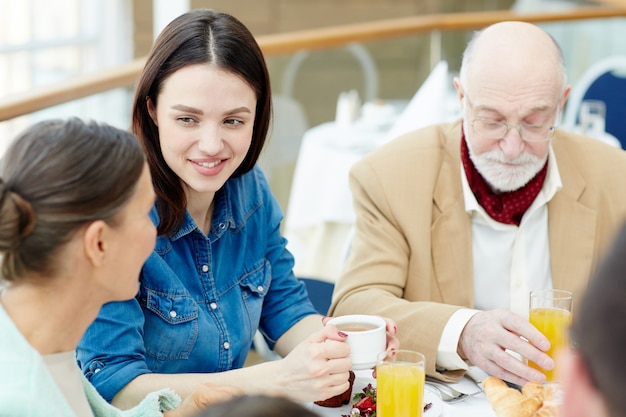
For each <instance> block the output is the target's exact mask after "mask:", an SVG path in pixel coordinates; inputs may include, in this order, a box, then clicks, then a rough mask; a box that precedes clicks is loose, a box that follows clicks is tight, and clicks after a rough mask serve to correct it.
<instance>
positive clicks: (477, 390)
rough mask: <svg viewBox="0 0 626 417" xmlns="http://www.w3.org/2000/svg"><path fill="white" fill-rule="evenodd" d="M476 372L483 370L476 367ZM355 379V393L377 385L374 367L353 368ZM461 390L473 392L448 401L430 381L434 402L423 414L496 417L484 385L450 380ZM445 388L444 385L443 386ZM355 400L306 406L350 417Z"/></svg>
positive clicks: (427, 392)
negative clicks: (354, 369) (338, 404)
mask: <svg viewBox="0 0 626 417" xmlns="http://www.w3.org/2000/svg"><path fill="white" fill-rule="evenodd" d="M473 368H474V371H475V372H478V373H482V371H481V370H480V369H478V368H476V367H473ZM354 373H355V380H354V384H353V387H352V396H351V398H353V397H354V394H356V393H359V392H361V391H362V390H363V388H364V387H366V386H367V385H368V384H372V386H373V387H376V379H375V378H374V377H373V376H372V370H371V369H370V370H358V371H354ZM447 385H450V386H451V387H453V388H455V389H456V390H458V391H461V392H464V393H467V394H471V395H469V396H468V397H466V398H465V399H463V400H461V401H458V402H445V401H443V400H442V399H441V396H440V394H439V393H438V392H437V390H436V389H435V388H434V387H433V386H431V385H430V384H429V383H428V381H427V382H426V384H425V386H424V403H425V404H428V403H430V404H431V405H430V406H429V407H428V408H427V409H426V410H425V411H424V413H423V417H496V414H495V412H494V411H493V408H492V407H491V405H490V404H489V401H487V397H486V396H485V393H484V392H483V391H482V388H481V387H480V386H479V385H478V384H476V383H475V382H474V381H473V380H471V379H470V378H469V377H467V376H465V377H463V378H461V379H460V380H459V381H458V382H455V383H447ZM444 389H445V388H444ZM352 404H353V401H352V400H351V401H350V403H348V404H345V405H342V406H341V407H323V406H320V405H317V404H314V403H307V407H308V408H309V409H311V410H312V411H314V412H315V413H316V414H318V415H319V416H320V417H342V416H347V417H350V410H351V409H352Z"/></svg>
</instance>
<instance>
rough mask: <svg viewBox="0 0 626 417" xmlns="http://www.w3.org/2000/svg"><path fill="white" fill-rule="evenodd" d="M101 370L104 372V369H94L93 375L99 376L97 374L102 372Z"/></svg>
mask: <svg viewBox="0 0 626 417" xmlns="http://www.w3.org/2000/svg"><path fill="white" fill-rule="evenodd" d="M101 370H102V369H100V368H96V369H94V370H93V373H94V374H97V373H98V372H100V371H101Z"/></svg>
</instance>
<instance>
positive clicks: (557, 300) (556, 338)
mask: <svg viewBox="0 0 626 417" xmlns="http://www.w3.org/2000/svg"><path fill="white" fill-rule="evenodd" d="M572 301H573V294H572V293H571V292H569V291H564V290H540V291H531V292H530V317H529V320H530V324H532V325H533V326H535V327H536V328H537V330H539V331H540V332H541V333H543V335H544V336H545V337H546V338H547V339H548V340H549V341H550V349H548V351H547V352H546V353H547V354H548V356H550V357H551V358H552V359H556V354H557V353H558V351H559V350H561V349H563V348H564V347H567V346H568V345H569V337H568V328H569V325H570V323H571V322H572ZM528 364H529V365H530V366H531V367H533V368H535V369H538V370H540V371H541V372H543V373H545V374H546V379H547V381H548V382H554V381H555V378H556V369H555V368H553V369H552V370H550V371H548V370H545V369H543V368H541V367H540V366H539V365H537V364H535V363H533V362H532V361H528Z"/></svg>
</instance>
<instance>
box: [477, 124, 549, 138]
mask: <svg viewBox="0 0 626 417" xmlns="http://www.w3.org/2000/svg"><path fill="white" fill-rule="evenodd" d="M512 128H513V129H515V130H517V133H519V136H520V138H522V140H523V141H525V142H547V141H549V140H550V139H551V138H552V136H553V135H554V131H555V130H556V126H554V125H532V124H528V123H522V124H519V125H510V124H508V123H507V122H494V121H491V120H485V119H474V120H473V121H472V129H473V130H474V133H475V134H477V135H479V136H481V137H483V138H485V139H488V140H500V139H502V138H503V137H505V136H506V134H507V133H509V130H511V129H512Z"/></svg>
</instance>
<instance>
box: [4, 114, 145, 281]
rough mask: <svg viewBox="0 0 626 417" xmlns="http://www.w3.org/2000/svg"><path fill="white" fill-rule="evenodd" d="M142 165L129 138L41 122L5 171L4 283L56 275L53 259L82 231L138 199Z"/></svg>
mask: <svg viewBox="0 0 626 417" xmlns="http://www.w3.org/2000/svg"><path fill="white" fill-rule="evenodd" d="M144 161H145V157H144V154H143V151H142V149H141V145H140V144H139V141H137V139H136V138H135V136H133V135H132V134H131V133H129V132H125V131H123V130H120V129H117V128H114V127H112V126H108V125H106V124H98V123H95V122H83V121H81V120H79V119H76V118H72V119H69V120H66V121H63V120H49V121H43V122H39V123H37V124H35V125H33V126H32V127H30V128H29V129H27V130H26V131H24V132H23V133H22V134H21V135H19V136H18V137H17V138H16V139H15V141H14V142H13V144H12V145H11V146H10V147H9V149H8V150H7V152H6V154H5V155H4V158H3V160H2V164H1V168H0V253H1V254H2V278H4V279H6V280H7V281H18V280H19V279H20V278H22V277H23V276H24V275H25V274H27V273H31V272H32V273H36V274H38V275H51V274H54V273H55V265H56V264H55V262H56V260H57V259H56V257H55V253H57V252H58V250H59V249H60V248H61V246H62V245H63V244H64V243H66V242H68V241H69V240H70V239H71V237H72V236H73V234H74V232H76V231H77V230H78V229H79V228H80V227H81V226H83V225H85V224H87V223H89V222H91V221H94V220H104V221H107V222H109V223H111V224H114V223H115V215H116V214H117V213H118V212H119V211H120V210H121V208H122V207H123V206H124V204H125V203H126V202H127V201H128V200H129V199H130V197H131V196H132V195H133V192H134V190H135V188H136V184H137V182H138V180H139V178H140V176H141V172H142V170H143V166H144Z"/></svg>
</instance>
